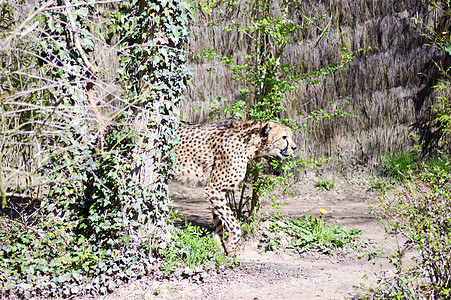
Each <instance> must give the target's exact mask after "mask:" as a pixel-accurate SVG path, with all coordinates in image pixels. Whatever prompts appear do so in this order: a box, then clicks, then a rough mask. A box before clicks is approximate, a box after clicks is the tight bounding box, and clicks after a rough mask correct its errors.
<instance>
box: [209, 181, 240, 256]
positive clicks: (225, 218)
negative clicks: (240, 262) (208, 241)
mask: <svg viewBox="0 0 451 300" xmlns="http://www.w3.org/2000/svg"><path fill="white" fill-rule="evenodd" d="M205 192H206V196H207V198H208V200H209V201H210V204H211V208H212V212H213V238H214V239H215V240H216V241H218V242H219V243H220V244H221V245H222V246H223V247H224V249H225V251H226V253H227V255H228V256H230V257H235V256H236V252H237V251H238V247H239V245H240V243H241V228H240V225H239V223H238V221H237V220H236V219H235V217H234V216H233V213H232V210H231V209H230V208H229V206H228V205H227V202H226V198H225V192H218V191H217V190H215V189H214V188H206V191H205ZM224 226H225V227H226V228H227V230H228V231H229V235H230V236H229V240H228V243H227V245H226V243H225V242H224V237H223V231H224Z"/></svg>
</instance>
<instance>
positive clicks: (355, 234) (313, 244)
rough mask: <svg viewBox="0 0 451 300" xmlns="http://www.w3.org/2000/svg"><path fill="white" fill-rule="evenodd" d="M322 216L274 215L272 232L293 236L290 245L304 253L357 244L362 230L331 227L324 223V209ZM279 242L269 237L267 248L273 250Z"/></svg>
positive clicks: (328, 250) (327, 251)
mask: <svg viewBox="0 0 451 300" xmlns="http://www.w3.org/2000/svg"><path fill="white" fill-rule="evenodd" d="M320 212H321V217H319V218H315V217H313V216H311V215H306V216H305V217H304V218H301V217H299V218H296V219H295V220H292V219H290V218H283V217H281V216H280V215H275V216H273V217H272V222H271V223H270V226H269V232H270V233H278V232H279V233H280V232H283V233H285V234H287V235H288V236H290V237H291V238H292V241H291V242H290V243H289V245H288V247H289V248H293V249H295V250H296V251H298V252H300V253H302V252H306V251H309V250H311V249H316V250H319V251H321V252H323V253H331V252H332V251H333V250H335V249H339V248H344V247H349V248H352V247H354V246H355V244H356V241H357V240H358V238H359V236H360V235H361V234H362V230H359V229H350V230H345V229H343V228H341V227H340V226H338V225H337V226H334V227H329V226H326V225H325V224H324V220H323V215H324V214H326V211H325V210H324V209H321V210H320ZM278 244H279V242H277V240H274V239H269V241H268V244H267V247H266V248H267V249H268V250H272V249H274V248H275V247H276V246H278Z"/></svg>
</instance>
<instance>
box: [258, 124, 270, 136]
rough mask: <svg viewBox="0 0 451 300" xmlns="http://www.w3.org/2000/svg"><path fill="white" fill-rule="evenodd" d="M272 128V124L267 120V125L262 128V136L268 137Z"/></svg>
mask: <svg viewBox="0 0 451 300" xmlns="http://www.w3.org/2000/svg"><path fill="white" fill-rule="evenodd" d="M270 130H271V124H270V123H269V122H266V123H265V125H264V126H263V127H262V128H261V129H260V136H261V137H262V138H266V137H268V133H269V131H270Z"/></svg>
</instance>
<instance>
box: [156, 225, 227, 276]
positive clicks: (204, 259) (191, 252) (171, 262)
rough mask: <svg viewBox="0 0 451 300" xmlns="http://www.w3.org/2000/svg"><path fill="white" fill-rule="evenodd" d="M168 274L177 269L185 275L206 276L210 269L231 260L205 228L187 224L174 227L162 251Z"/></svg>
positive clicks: (221, 265) (164, 265)
mask: <svg viewBox="0 0 451 300" xmlns="http://www.w3.org/2000/svg"><path fill="white" fill-rule="evenodd" d="M161 253H162V255H163V257H164V259H165V261H164V262H163V265H162V269H163V271H164V272H165V274H166V275H168V274H171V273H175V274H177V270H178V272H180V273H183V274H185V275H193V274H197V275H195V276H197V277H198V278H200V277H199V276H206V275H205V274H206V272H207V271H208V270H210V269H219V268H221V267H223V266H225V265H228V264H229V262H228V260H227V258H226V256H225V255H224V254H223V253H221V247H220V245H219V244H218V243H217V242H216V241H215V240H213V238H212V237H211V234H210V233H209V232H208V231H207V230H206V229H203V228H200V227H198V226H193V225H191V224H190V223H187V224H185V228H184V229H180V230H178V229H173V231H172V237H171V238H170V241H169V242H168V245H167V247H165V249H164V250H162V251H161Z"/></svg>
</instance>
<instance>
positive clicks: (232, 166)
mask: <svg viewBox="0 0 451 300" xmlns="http://www.w3.org/2000/svg"><path fill="white" fill-rule="evenodd" d="M178 135H179V138H180V143H179V144H178V146H177V147H176V149H175V152H176V155H177V163H178V166H179V167H178V168H177V170H176V177H175V179H176V180H177V181H180V182H183V183H188V184H192V185H202V186H205V189H204V195H205V197H206V198H207V199H208V201H209V202H210V205H211V209H212V213H213V228H214V231H213V236H214V238H215V240H217V241H218V242H219V243H221V245H222V246H223V247H224V249H225V251H226V252H227V254H228V255H229V256H232V257H233V256H235V255H236V252H237V250H238V247H239V244H240V241H241V228H240V225H239V224H238V221H237V220H236V219H235V217H234V216H233V214H232V211H231V210H230V208H229V207H228V205H227V202H226V193H227V192H228V191H230V190H232V189H233V188H235V187H236V186H237V185H238V184H239V183H240V182H241V181H242V180H243V179H244V176H245V174H246V168H247V163H248V162H249V161H250V160H251V159H253V158H255V157H258V156H265V155H276V156H279V157H281V158H284V157H287V156H289V155H291V154H293V153H294V150H295V149H296V145H295V143H294V142H293V133H292V132H291V130H290V129H289V128H288V127H286V126H284V125H282V124H280V123H277V122H263V121H238V120H232V119H227V120H222V121H220V122H218V123H215V124H210V125H181V127H180V128H179V129H178ZM224 226H225V227H226V228H227V229H228V231H229V233H230V237H229V241H228V244H227V245H225V243H224V240H223V232H224Z"/></svg>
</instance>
